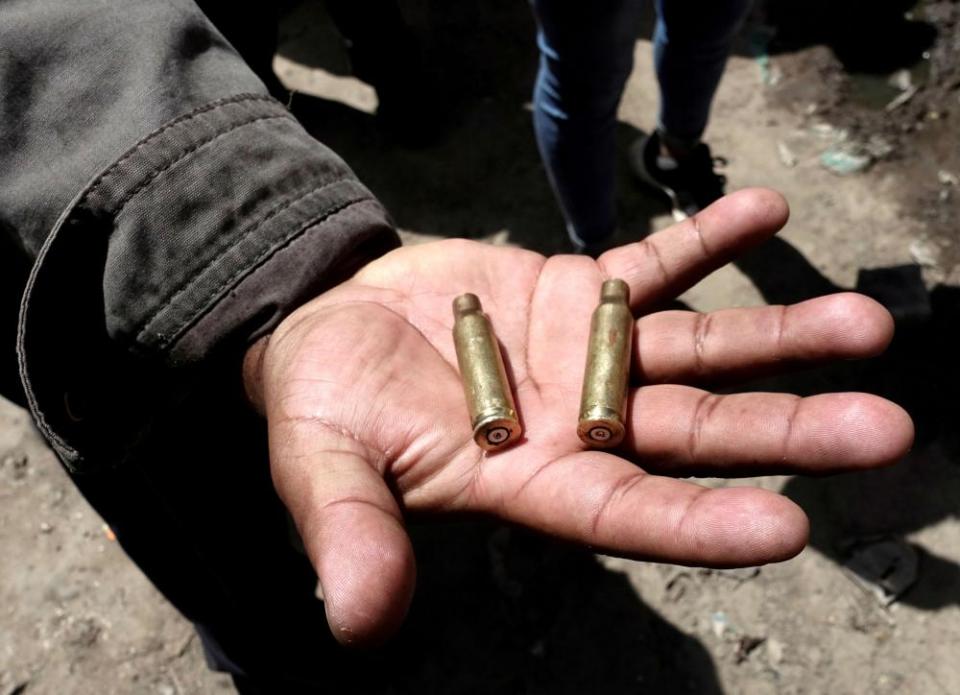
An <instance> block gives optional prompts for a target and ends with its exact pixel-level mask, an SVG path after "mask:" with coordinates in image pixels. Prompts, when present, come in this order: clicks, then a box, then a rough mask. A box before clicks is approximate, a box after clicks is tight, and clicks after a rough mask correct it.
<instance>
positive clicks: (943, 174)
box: [937, 169, 960, 186]
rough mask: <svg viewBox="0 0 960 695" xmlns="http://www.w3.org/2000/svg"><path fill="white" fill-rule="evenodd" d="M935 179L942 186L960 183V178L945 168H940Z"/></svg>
mask: <svg viewBox="0 0 960 695" xmlns="http://www.w3.org/2000/svg"><path fill="white" fill-rule="evenodd" d="M937 181H939V182H940V185H942V186H957V185H960V178H958V177H957V175H956V174H954V173H953V172H951V171H947V170H946V169H941V170H940V171H938V172H937Z"/></svg>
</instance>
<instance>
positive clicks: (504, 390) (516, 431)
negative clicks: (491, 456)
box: [453, 294, 523, 451]
mask: <svg viewBox="0 0 960 695" xmlns="http://www.w3.org/2000/svg"><path fill="white" fill-rule="evenodd" d="M453 316H454V324H453V342H454V345H455V346H456V350H457V364H458V365H459V366H460V378H461V380H462V381H463V392H464V395H466V397H467V409H468V410H469V411H470V422H471V424H472V426H473V439H474V441H476V443H477V444H478V445H479V446H480V447H481V448H483V449H485V450H487V451H496V450H498V449H502V448H504V447H506V446H508V445H510V444H511V443H513V442H514V441H516V440H517V439H519V438H520V436H521V435H522V434H523V429H522V428H521V427H520V420H519V419H518V418H517V410H516V407H515V405H514V402H513V395H512V394H511V392H510V383H509V382H508V381H507V373H506V370H505V369H504V367H503V357H502V356H501V355H500V346H499V345H498V343H497V338H496V336H495V335H494V333H493V328H492V326H491V325H490V320H489V319H488V318H487V316H486V314H484V313H483V308H482V307H481V306H480V300H479V299H478V298H477V296H476V295H474V294H463V295H460V296H459V297H457V298H456V299H455V300H453Z"/></svg>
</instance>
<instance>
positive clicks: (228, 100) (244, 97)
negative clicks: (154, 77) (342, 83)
mask: <svg viewBox="0 0 960 695" xmlns="http://www.w3.org/2000/svg"><path fill="white" fill-rule="evenodd" d="M245 101H266V102H270V101H276V100H275V99H274V98H273V97H271V96H265V95H263V94H237V95H235V96H232V97H224V98H223V99H217V100H216V101H211V102H210V103H208V104H204V105H203V106H198V107H197V108H195V109H194V110H193V111H190V112H188V113H185V114H183V115H181V116H177V117H176V118H174V119H173V120H172V121H168V122H167V123H164V124H163V125H162V126H160V127H159V128H157V129H156V130H154V131H153V132H152V133H149V134H148V135H146V136H145V137H143V138H142V139H141V140H140V142H138V143H137V144H136V145H134V146H133V147H131V148H130V149H129V150H127V151H126V152H125V153H124V154H123V155H122V156H121V157H120V159H118V160H117V161H116V162H114V163H113V164H112V165H110V166H109V167H108V168H107V169H105V170H104V171H103V172H101V174H100V175H99V176H98V177H97V178H95V179H94V180H93V181H92V182H91V183H90V185H89V186H88V187H87V189H88V193H87V196H89V195H90V193H92V192H93V191H94V190H95V189H96V188H97V186H99V185H100V184H101V183H102V182H103V181H104V180H105V179H106V178H107V177H108V176H111V175H112V174H113V173H114V171H116V170H117V169H118V168H119V167H120V165H122V164H123V163H124V162H126V161H127V160H128V159H130V157H132V156H133V155H135V154H136V153H137V152H139V151H140V150H141V149H142V148H143V147H144V146H145V145H146V144H147V143H149V142H150V141H151V140H154V139H155V138H157V137H158V136H160V135H162V134H163V133H165V132H166V131H168V130H169V129H170V128H173V127H175V126H178V125H180V124H181V123H183V122H184V121H188V120H190V119H191V118H195V117H197V116H199V115H200V114H202V113H206V112H208V111H213V110H214V109H217V108H220V107H221V106H226V105H228V104H237V103H241V102H245ZM276 103H277V105H278V106H280V102H276ZM85 197H86V196H85Z"/></svg>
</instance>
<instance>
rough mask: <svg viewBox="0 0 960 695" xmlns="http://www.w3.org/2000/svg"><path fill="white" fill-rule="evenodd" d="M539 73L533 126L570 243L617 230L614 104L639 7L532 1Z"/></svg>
mask: <svg viewBox="0 0 960 695" xmlns="http://www.w3.org/2000/svg"><path fill="white" fill-rule="evenodd" d="M531 4H532V6H533V11H534V15H535V17H536V20H537V25H538V32H537V45H538V47H539V49H540V69H539V72H538V74H537V81H536V86H535V87H534V95H533V124H534V130H535V132H536V137H537V145H538V146H539V148H540V155H541V157H542V158H543V162H544V164H545V166H546V168H547V175H548V177H549V179H550V184H551V185H552V186H553V190H554V192H555V193H556V196H557V200H558V201H559V203H560V208H561V210H562V211H563V214H564V217H565V218H566V221H567V229H568V231H569V233H570V236H571V239H572V240H573V241H574V243H575V244H578V245H584V244H591V243H596V242H601V241H603V240H604V239H605V238H607V237H609V236H610V235H611V234H613V231H614V227H615V225H616V206H615V199H614V176H615V164H616V160H615V139H614V137H615V128H616V113H617V105H618V104H619V103H620V97H621V95H622V94H623V89H624V85H625V84H626V81H627V78H628V77H629V75H630V71H631V70H632V68H633V50H634V44H635V43H636V39H637V33H638V29H639V19H640V9H641V0H592V2H570V1H569V0H531Z"/></svg>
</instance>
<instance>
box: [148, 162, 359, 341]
mask: <svg viewBox="0 0 960 695" xmlns="http://www.w3.org/2000/svg"><path fill="white" fill-rule="evenodd" d="M342 182H343V180H342V179H338V180H337V181H330V182H328V183H325V184H323V185H322V186H315V187H313V188H310V189H308V190H306V191H303V192H301V193H299V194H297V195H295V196H293V197H291V198H288V199H287V200H284V201H282V202H281V203H279V204H278V205H276V206H275V207H274V208H272V209H271V210H270V211H269V212H267V214H265V215H264V216H263V217H261V218H260V219H259V220H257V221H256V222H255V223H254V224H253V225H251V226H250V227H249V228H247V229H246V230H245V231H244V232H243V234H242V235H241V236H240V237H238V238H236V239H231V240H230V244H229V245H228V246H226V247H225V248H224V249H222V250H221V251H220V252H219V253H217V255H216V256H214V257H213V258H211V259H210V260H209V261H207V262H206V263H204V264H203V266H202V267H200V268H198V269H197V270H196V272H195V273H194V274H193V275H192V276H191V277H189V278H188V279H187V280H186V282H184V283H183V284H182V285H181V286H180V287H179V288H177V290H176V291H175V292H174V293H173V294H171V295H169V296H168V297H167V298H166V299H162V300H160V305H159V306H158V307H157V308H156V310H154V311H153V312H151V313H150V314H149V315H148V316H147V317H146V318H145V319H144V320H143V323H142V327H141V328H140V330H139V331H138V332H137V337H136V340H137V341H138V342H139V341H142V340H143V339H144V338H145V337H146V334H147V333H148V332H149V329H150V324H151V323H153V322H154V321H155V320H156V318H157V316H159V315H160V314H161V313H162V312H163V311H164V309H166V308H168V306H169V305H170V304H173V303H175V302H176V301H177V300H179V299H180V297H182V296H183V294H184V293H185V292H187V291H188V290H189V289H190V287H191V286H192V285H193V284H194V283H195V282H196V281H197V279H198V278H200V276H201V275H203V274H204V273H205V272H207V270H208V269H209V268H210V267H211V266H213V265H214V264H216V263H217V262H218V261H220V260H221V259H222V258H223V257H224V256H226V255H227V254H228V253H230V251H231V250H232V249H233V248H234V247H235V246H237V245H239V244H242V243H243V242H244V241H246V240H247V239H248V238H250V237H251V236H252V235H253V234H254V233H256V232H257V231H258V230H259V229H260V228H261V227H262V226H263V225H264V224H266V223H267V222H269V221H270V220H271V219H273V218H274V217H276V216H277V215H279V214H280V213H282V212H284V211H285V210H287V209H289V208H291V207H293V206H294V205H296V204H297V203H299V202H300V201H302V200H305V199H307V198H309V197H311V196H314V195H316V194H318V193H321V192H322V191H324V190H325V189H327V188H330V187H331V186H335V185H337V184H340V183H342ZM363 199H367V196H363V197H362V198H359V200H363ZM355 202H357V199H353V200H348V201H345V202H344V203H343V204H342V205H341V206H339V207H334V208H330V209H329V210H328V211H326V212H325V213H323V216H324V217H326V216H329V215H331V214H333V213H334V212H337V211H338V210H339V209H341V208H342V207H344V206H346V205H352V204H353V203H355ZM314 219H320V218H314ZM294 233H296V232H294ZM258 258H259V257H258ZM256 260H257V259H255V260H254V262H256ZM246 270H247V266H246V265H245V266H244V267H242V268H240V269H239V272H241V273H242V272H244V271H246ZM233 277H234V276H233V275H231V276H230V278H229V279H228V283H229V282H230V280H232V278H233ZM221 289H223V287H222V286H221V287H218V288H217V290H216V292H219V291H220V290H221ZM216 292H215V293H216Z"/></svg>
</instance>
